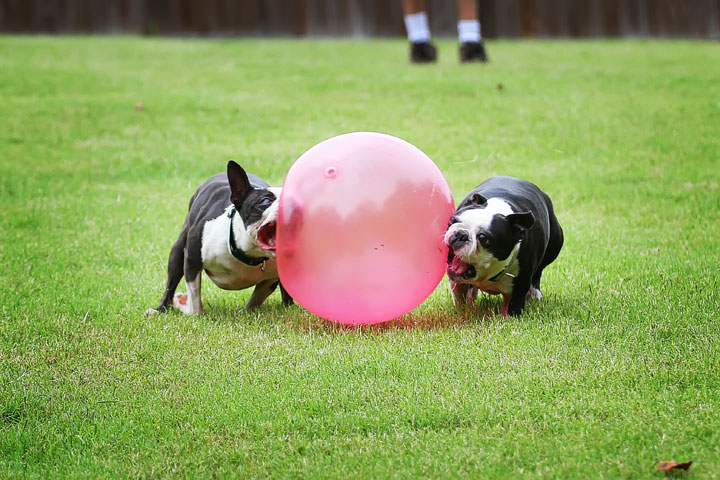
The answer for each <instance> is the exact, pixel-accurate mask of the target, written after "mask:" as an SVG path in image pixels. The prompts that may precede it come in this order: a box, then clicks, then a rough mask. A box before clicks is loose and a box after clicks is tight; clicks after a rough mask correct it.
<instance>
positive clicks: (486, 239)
mask: <svg viewBox="0 0 720 480" xmlns="http://www.w3.org/2000/svg"><path fill="white" fill-rule="evenodd" d="M477 239H478V242H480V245H482V246H483V247H485V246H487V245H490V237H488V236H487V235H485V234H484V233H478V236H477Z"/></svg>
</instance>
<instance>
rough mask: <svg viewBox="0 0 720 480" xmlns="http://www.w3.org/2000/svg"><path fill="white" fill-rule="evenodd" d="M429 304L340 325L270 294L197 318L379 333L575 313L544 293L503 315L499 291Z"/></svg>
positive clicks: (225, 304) (213, 307)
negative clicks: (248, 305) (462, 301)
mask: <svg viewBox="0 0 720 480" xmlns="http://www.w3.org/2000/svg"><path fill="white" fill-rule="evenodd" d="M437 300H438V301H437V302H435V303H433V304H431V305H422V306H420V307H418V308H417V309H415V310H414V311H412V312H410V313H407V314H405V315H403V316H401V317H398V318H396V319H393V320H390V321H387V322H382V323H377V324H374V325H344V324H341V323H335V322H332V321H330V320H325V319H323V318H321V317H318V316H317V315H314V314H313V313H310V312H308V311H307V310H305V309H303V308H302V307H301V306H300V305H298V304H297V303H295V304H294V305H292V306H291V307H285V306H283V305H282V304H281V303H280V301H279V299H277V300H275V299H274V298H271V299H270V300H268V301H267V302H266V303H265V304H263V305H262V306H261V307H259V308H255V309H252V310H246V309H245V308H243V307H242V305H243V304H244V302H241V303H238V304H234V303H233V302H232V301H231V300H229V299H228V300H227V301H220V302H218V303H213V304H209V305H205V313H204V315H203V318H204V319H205V321H207V322H209V323H243V324H245V325H248V326H255V327H276V326H277V325H284V326H285V327H287V328H289V329H292V330H295V331H298V332H301V333H323V334H330V335H336V334H384V333H389V332H396V331H410V330H420V331H434V330H444V329H449V328H467V327H477V326H480V325H482V326H493V325H495V326H497V325H505V324H509V323H525V322H535V323H537V322H540V323H546V322H552V321H553V319H554V318H555V317H557V316H568V315H569V316H575V314H576V313H578V312H575V311H574V310H576V308H573V307H569V306H568V305H569V302H572V299H565V298H560V297H558V296H557V295H549V296H547V297H545V298H543V299H542V300H540V301H529V302H528V303H527V306H526V308H525V310H524V311H523V314H522V315H520V316H519V317H514V318H513V317H503V316H502V314H501V310H502V297H501V296H499V295H485V294H481V295H480V296H478V298H477V300H476V301H475V304H474V305H473V306H465V307H461V308H457V309H456V308H455V306H454V305H453V304H452V302H451V301H445V300H444V299H437ZM163 315H164V316H169V317H170V318H173V317H182V316H183V314H181V313H180V312H178V311H177V310H175V309H170V310H168V312H166V313H164V314H163Z"/></svg>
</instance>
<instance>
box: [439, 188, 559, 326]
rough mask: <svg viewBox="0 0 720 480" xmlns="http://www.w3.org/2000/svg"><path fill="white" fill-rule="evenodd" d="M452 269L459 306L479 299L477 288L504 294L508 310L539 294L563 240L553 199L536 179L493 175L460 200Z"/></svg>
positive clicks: (451, 241)
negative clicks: (536, 184) (537, 183)
mask: <svg viewBox="0 0 720 480" xmlns="http://www.w3.org/2000/svg"><path fill="white" fill-rule="evenodd" d="M445 243H446V244H447V246H448V248H449V253H448V268H447V275H448V278H449V279H450V290H451V291H452V296H453V302H454V303H455V305H456V306H459V305H461V304H465V303H471V304H473V305H474V302H475V298H476V297H477V293H478V289H480V290H482V291H484V292H488V293H491V294H502V295H503V297H504V299H505V301H504V303H503V308H502V314H503V315H508V314H510V315H519V314H520V313H521V312H522V310H523V308H525V300H526V299H540V298H542V293H541V291H540V277H541V276H542V272H543V269H544V268H545V267H546V266H548V265H549V264H550V263H552V262H553V260H555V259H556V258H557V256H558V254H559V253H560V249H561V248H562V245H563V231H562V228H561V227H560V224H559V223H558V221H557V218H555V212H554V211H553V204H552V201H551V200H550V197H548V196H547V195H546V194H545V193H544V192H543V191H541V190H540V189H539V188H538V187H537V186H535V185H534V184H532V183H530V182H528V181H526V180H520V179H518V178H513V177H493V178H490V179H488V180H486V181H484V182H483V183H481V184H480V185H479V186H478V187H477V188H476V189H475V190H473V191H472V192H470V194H468V196H467V197H465V199H464V200H463V201H462V202H461V203H460V205H459V206H458V208H457V210H456V212H455V214H454V215H453V216H452V218H451V219H450V224H449V225H448V230H447V232H446V233H445Z"/></svg>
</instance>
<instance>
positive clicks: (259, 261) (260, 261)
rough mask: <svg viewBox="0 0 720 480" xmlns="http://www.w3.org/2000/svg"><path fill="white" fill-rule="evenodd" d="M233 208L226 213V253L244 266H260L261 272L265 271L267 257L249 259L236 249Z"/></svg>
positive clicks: (245, 254) (249, 257)
mask: <svg viewBox="0 0 720 480" xmlns="http://www.w3.org/2000/svg"><path fill="white" fill-rule="evenodd" d="M235 211H236V210H235V206H234V205H233V207H232V208H231V209H230V211H229V212H228V215H227V216H228V218H229V219H230V221H229V222H228V242H227V243H228V251H230V254H231V255H232V256H233V257H235V258H237V259H238V260H240V261H241V262H242V263H244V264H245V265H250V266H251V267H257V266H258V265H262V271H263V272H264V271H265V261H266V260H267V257H262V258H255V257H251V256H250V255H248V254H247V253H245V252H243V251H242V250H240V249H239V248H238V247H237V244H236V243H235V234H234V233H233V228H232V223H233V217H234V216H235Z"/></svg>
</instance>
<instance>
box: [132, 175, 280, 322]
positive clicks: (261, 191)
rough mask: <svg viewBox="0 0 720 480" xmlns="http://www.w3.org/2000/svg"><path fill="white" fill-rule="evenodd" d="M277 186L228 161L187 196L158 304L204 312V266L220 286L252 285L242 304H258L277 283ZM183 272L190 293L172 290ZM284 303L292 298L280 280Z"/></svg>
mask: <svg viewBox="0 0 720 480" xmlns="http://www.w3.org/2000/svg"><path fill="white" fill-rule="evenodd" d="M279 196H280V188H274V187H270V186H269V185H268V184H267V182H265V181H264V180H262V179H261V178H260V177H257V176H255V175H248V174H247V173H246V172H245V170H243V168H242V167H241V166H240V165H238V164H237V163H235V162H233V161H230V162H228V165H227V173H226V174H225V173H218V174H217V175H214V176H212V177H210V179H209V180H207V181H206V182H205V183H203V184H202V185H200V187H199V188H198V189H197V191H196V192H195V194H194V195H193V196H192V198H191V199H190V206H189V209H188V214H187V217H186V218H185V223H184V224H183V226H182V229H181V230H180V237H179V238H178V240H177V241H176V242H175V244H174V245H173V247H172V249H171V250H170V258H169V260H168V279H167V284H166V287H165V293H164V294H163V296H162V299H161V300H160V305H159V306H158V307H157V309H153V308H151V309H149V310H148V311H147V312H146V313H148V314H154V313H160V312H164V311H166V310H167V309H168V307H170V305H172V306H174V307H175V308H177V309H178V310H180V311H181V312H183V313H186V314H200V313H202V312H203V303H202V296H201V289H200V285H201V279H202V271H203V270H204V271H205V273H206V274H207V276H208V277H209V278H210V280H212V281H213V283H215V285H217V286H218V287H220V288H222V289H224V290H242V289H245V288H250V287H253V286H254V287H255V289H254V290H253V293H252V295H251V296H250V299H249V300H248V302H247V305H246V306H245V307H246V308H248V309H250V308H254V307H258V306H260V305H262V304H263V302H265V300H266V299H267V297H268V296H270V294H271V293H272V292H273V291H274V290H275V289H276V288H277V287H278V285H279V284H280V281H279V279H278V274H277V266H276V264H275V232H276V229H277V213H278V198H279ZM183 276H184V277H185V284H186V285H187V289H188V292H187V294H184V293H175V290H176V288H177V286H178V283H179V282H180V280H181V279H182V278H183ZM280 292H281V296H282V302H283V304H284V305H286V306H287V305H291V304H292V303H293V300H292V298H291V297H290V295H288V293H287V292H286V291H285V289H284V288H282V285H280Z"/></svg>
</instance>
